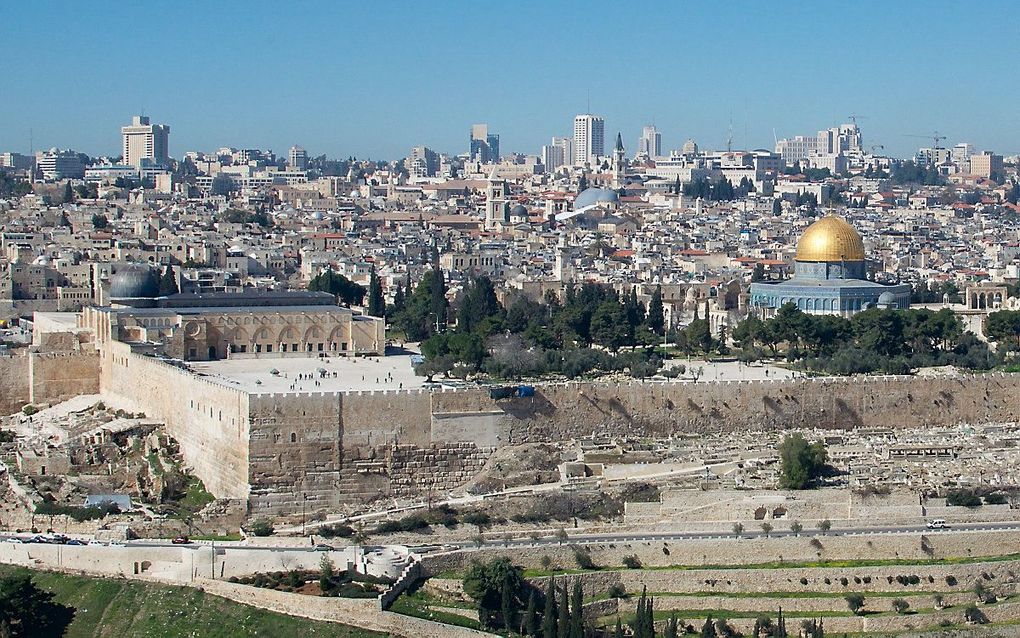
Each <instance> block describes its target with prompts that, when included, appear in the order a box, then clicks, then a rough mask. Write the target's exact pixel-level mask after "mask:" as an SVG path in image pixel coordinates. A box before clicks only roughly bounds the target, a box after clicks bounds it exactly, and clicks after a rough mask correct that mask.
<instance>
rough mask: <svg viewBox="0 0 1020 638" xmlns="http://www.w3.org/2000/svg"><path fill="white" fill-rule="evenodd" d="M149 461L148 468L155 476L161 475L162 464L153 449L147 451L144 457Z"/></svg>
mask: <svg viewBox="0 0 1020 638" xmlns="http://www.w3.org/2000/svg"><path fill="white" fill-rule="evenodd" d="M145 458H146V459H148V461H149V468H150V469H151V470H152V473H153V474H154V475H155V476H162V474H163V464H162V463H160V461H159V455H158V454H156V452H155V451H152V452H149V454H148V456H146V457H145Z"/></svg>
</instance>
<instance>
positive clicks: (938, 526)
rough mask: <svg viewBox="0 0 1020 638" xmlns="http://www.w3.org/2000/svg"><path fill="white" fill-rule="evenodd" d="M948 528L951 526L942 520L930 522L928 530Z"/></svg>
mask: <svg viewBox="0 0 1020 638" xmlns="http://www.w3.org/2000/svg"><path fill="white" fill-rule="evenodd" d="M947 527H949V525H946V521H945V520H943V519H941V518H936V519H935V520H933V521H928V529H946V528H947Z"/></svg>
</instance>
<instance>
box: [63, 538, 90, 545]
mask: <svg viewBox="0 0 1020 638" xmlns="http://www.w3.org/2000/svg"><path fill="white" fill-rule="evenodd" d="M64 544H65V545H88V543H86V542H85V541H80V540H78V539H77V538H72V539H71V540H69V541H67V542H66V543H64Z"/></svg>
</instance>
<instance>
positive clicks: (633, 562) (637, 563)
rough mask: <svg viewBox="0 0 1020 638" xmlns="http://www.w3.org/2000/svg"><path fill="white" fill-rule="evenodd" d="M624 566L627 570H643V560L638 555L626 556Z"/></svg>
mask: <svg viewBox="0 0 1020 638" xmlns="http://www.w3.org/2000/svg"><path fill="white" fill-rule="evenodd" d="M623 566H624V567H626V568H627V569H641V559H640V558H638V557H637V554H631V555H630V556H624V557H623Z"/></svg>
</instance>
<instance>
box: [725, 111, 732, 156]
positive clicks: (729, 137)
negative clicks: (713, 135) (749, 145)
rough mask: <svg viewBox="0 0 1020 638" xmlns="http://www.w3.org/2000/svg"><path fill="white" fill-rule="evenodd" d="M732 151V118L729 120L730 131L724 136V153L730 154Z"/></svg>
mask: <svg viewBox="0 0 1020 638" xmlns="http://www.w3.org/2000/svg"><path fill="white" fill-rule="evenodd" d="M732 151H733V118H732V117H731V118H730V129H729V134H728V135H727V136H726V152H727V153H730V152H732Z"/></svg>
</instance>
